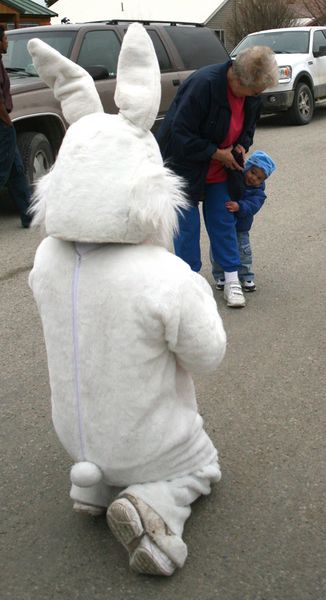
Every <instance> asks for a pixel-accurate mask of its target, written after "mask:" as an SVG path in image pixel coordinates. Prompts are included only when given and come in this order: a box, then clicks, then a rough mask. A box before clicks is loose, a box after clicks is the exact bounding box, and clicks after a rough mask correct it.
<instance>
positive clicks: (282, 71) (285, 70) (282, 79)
mask: <svg viewBox="0 0 326 600" xmlns="http://www.w3.org/2000/svg"><path fill="white" fill-rule="evenodd" d="M278 77H279V83H286V82H288V81H290V79H291V77H292V67H290V65H286V66H285V67H279V68H278Z"/></svg>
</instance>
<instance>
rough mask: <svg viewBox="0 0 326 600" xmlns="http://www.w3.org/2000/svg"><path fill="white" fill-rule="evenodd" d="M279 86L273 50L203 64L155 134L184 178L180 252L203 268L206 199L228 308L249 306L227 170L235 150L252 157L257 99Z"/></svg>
mask: <svg viewBox="0 0 326 600" xmlns="http://www.w3.org/2000/svg"><path fill="white" fill-rule="evenodd" d="M277 81H278V67H277V63H276V60H275V56H274V53H273V51H272V50H271V49H270V48H267V47H265V46H254V47H252V48H248V49H246V50H244V51H242V52H241V53H239V54H238V55H237V57H236V59H235V60H234V61H231V60H230V61H228V62H226V63H224V64H222V65H220V64H216V65H209V66H207V67H203V68H201V69H199V70H198V71H196V72H195V73H193V74H192V75H190V77H188V79H187V80H186V81H185V82H184V83H183V84H182V85H181V87H180V89H179V91H178V93H177V95H176V97H175V99H174V101H173V102H172V104H171V106H170V108H169V110H168V112H167V114H166V117H165V119H164V121H163V123H162V125H161V127H160V129H159V131H158V134H157V140H158V143H159V146H160V149H161V153H162V156H163V158H164V160H165V161H166V162H167V164H168V166H169V167H170V168H171V169H172V170H173V171H174V172H175V173H177V174H178V175H181V176H182V177H183V178H184V179H185V180H186V184H187V192H188V195H189V200H190V203H191V207H190V209H189V210H184V211H182V212H181V213H180V215H179V228H180V229H179V234H178V235H177V237H176V238H175V239H174V249H175V253H176V255H177V256H179V257H180V258H182V259H183V260H184V261H185V262H187V263H188V264H189V265H190V267H191V268H192V269H193V270H194V271H200V268H201V254H200V213H199V208H198V205H199V201H200V200H203V215H204V221H205V226H206V230H207V233H208V236H209V240H210V245H211V259H212V262H213V263H214V262H218V263H219V264H220V265H221V267H222V268H223V270H224V273H225V286H224V297H225V300H226V302H227V305H228V306H231V307H241V306H245V299H244V295H243V293H242V289H241V284H240V282H239V277H238V270H239V268H240V256H239V249H238V244H237V235H236V220H235V217H234V214H233V213H231V212H229V211H228V210H227V208H226V206H225V203H226V202H227V201H228V200H230V196H229V194H228V187H227V172H226V170H225V169H226V168H229V169H241V167H240V166H239V163H238V162H237V160H236V159H235V157H234V155H233V154H232V151H233V150H236V151H237V152H241V154H242V155H243V157H244V156H245V153H246V152H248V149H249V147H250V146H251V144H252V142H253V136H254V132H255V127H256V123H257V120H258V118H259V115H260V105H261V99H260V98H259V94H261V92H263V91H264V90H265V89H266V88H267V87H270V86H273V85H275V84H276V82H277Z"/></svg>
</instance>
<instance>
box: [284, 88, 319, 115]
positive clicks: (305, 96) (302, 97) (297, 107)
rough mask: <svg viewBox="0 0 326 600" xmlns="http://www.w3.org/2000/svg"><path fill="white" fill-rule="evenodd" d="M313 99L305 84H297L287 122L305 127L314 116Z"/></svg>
mask: <svg viewBox="0 0 326 600" xmlns="http://www.w3.org/2000/svg"><path fill="white" fill-rule="evenodd" d="M314 108H315V106H314V98H313V95H312V91H311V89H310V87H309V86H308V85H307V84H306V83H298V85H297V87H296V89H295V92H294V100H293V104H292V106H291V108H290V109H289V111H288V116H289V120H290V122H291V123H292V124H293V125H307V124H308V123H310V121H311V119H312V117H313V114H314Z"/></svg>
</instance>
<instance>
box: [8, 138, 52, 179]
mask: <svg viewBox="0 0 326 600" xmlns="http://www.w3.org/2000/svg"><path fill="white" fill-rule="evenodd" d="M17 144H18V147H19V150H20V153H21V157H22V160H23V164H24V167H25V173H26V176H27V179H28V181H29V183H30V185H31V186H32V187H33V186H34V185H35V183H36V182H37V180H38V179H39V178H40V177H42V175H45V173H47V171H48V170H49V169H50V167H51V166H52V165H53V163H54V156H53V152H52V148H51V146H50V142H49V140H48V139H47V137H45V135H43V133H37V132H36V131H30V132H26V133H20V134H19V135H18V136H17Z"/></svg>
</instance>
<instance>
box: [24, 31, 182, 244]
mask: <svg viewBox="0 0 326 600" xmlns="http://www.w3.org/2000/svg"><path fill="white" fill-rule="evenodd" d="M28 50H29V52H30V54H31V56H32V58H33V62H34V65H35V68H36V70H37V71H38V73H39V75H40V77H41V78H42V79H43V80H44V81H45V83H47V85H48V86H49V87H51V88H52V89H53V92H54V94H55V96H56V98H57V99H58V100H59V101H60V102H61V105H62V110H63V114H64V116H65V118H66V120H67V121H68V123H70V124H71V125H70V127H69V129H68V131H67V133H66V135H65V138H64V140H63V143H62V145H61V148H60V151H59V154H58V157H57V160H56V162H55V164H54V166H53V168H52V169H51V171H50V172H49V173H47V174H46V175H45V176H44V177H43V178H42V179H41V180H40V181H39V182H38V185H37V189H36V193H35V199H34V203H33V208H32V211H33V212H34V224H41V223H44V224H45V229H46V232H47V233H48V234H49V235H51V236H53V237H57V238H60V239H64V240H70V241H79V242H96V243H105V242H113V243H134V244H138V243H141V242H144V241H152V242H154V243H160V244H164V245H167V244H169V242H170V240H171V237H172V235H173V233H174V232H175V230H176V227H177V211H178V210H179V209H180V208H183V207H185V206H186V200H185V197H184V194H183V182H182V180H180V178H178V177H177V176H176V175H174V174H173V173H172V172H171V171H169V170H168V169H167V168H166V167H165V166H164V165H163V162H162V158H161V155H160V151H159V148H158V145H157V142H156V140H155V138H154V136H153V135H152V133H151V132H150V128H151V127H152V125H153V123H154V121H155V118H156V115H157V112H158V109H159V103H160V95H161V85H160V70H159V66H158V63H157V58H156V55H155V51H154V48H153V44H152V41H151V39H150V38H149V36H148V34H147V32H146V30H145V29H144V27H143V26H142V25H140V24H139V23H134V24H132V25H130V26H129V28H128V31H127V33H126V35H125V37H124V40H123V43H122V47H121V52H120V56H119V63H118V71H117V85H116V91H115V102H116V105H117V107H118V108H119V113H118V114H117V115H109V114H105V113H104V112H103V108H102V105H101V102H100V99H99V96H98V94H97V91H96V88H95V85H94V82H93V80H92V78H91V77H90V75H89V74H88V73H87V72H86V71H85V70H84V69H82V68H81V67H80V66H78V65H76V64H75V63H73V62H71V61H70V60H68V59H67V58H65V57H63V56H62V55H61V54H60V53H59V52H57V51H56V50H54V49H53V48H51V47H50V46H48V45H47V44H45V43H44V42H42V41H41V40H38V39H33V40H31V41H30V42H29V44H28Z"/></svg>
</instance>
